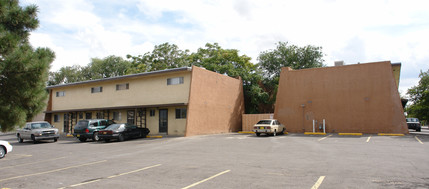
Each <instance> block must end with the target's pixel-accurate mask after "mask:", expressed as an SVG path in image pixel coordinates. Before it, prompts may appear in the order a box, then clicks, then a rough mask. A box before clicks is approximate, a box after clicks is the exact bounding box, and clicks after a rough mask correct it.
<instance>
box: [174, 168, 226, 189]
mask: <svg viewBox="0 0 429 189" xmlns="http://www.w3.org/2000/svg"><path fill="white" fill-rule="evenodd" d="M230 171H231V170H226V171H223V172H220V173H218V174H216V175H213V176H211V177H209V178H206V179H204V180H202V181H199V182H196V183H194V184H191V185H189V186H187V187H184V188H182V189H188V188H191V187H194V186H196V185H199V184H201V183H203V182H206V181H208V180H211V179H213V178H215V177H218V176H220V175H223V174H225V173H228V172H230Z"/></svg>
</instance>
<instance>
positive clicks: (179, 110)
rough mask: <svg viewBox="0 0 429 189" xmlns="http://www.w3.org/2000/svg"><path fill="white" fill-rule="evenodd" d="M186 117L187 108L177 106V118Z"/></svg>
mask: <svg viewBox="0 0 429 189" xmlns="http://www.w3.org/2000/svg"><path fill="white" fill-rule="evenodd" d="M185 118H186V108H176V119H185Z"/></svg>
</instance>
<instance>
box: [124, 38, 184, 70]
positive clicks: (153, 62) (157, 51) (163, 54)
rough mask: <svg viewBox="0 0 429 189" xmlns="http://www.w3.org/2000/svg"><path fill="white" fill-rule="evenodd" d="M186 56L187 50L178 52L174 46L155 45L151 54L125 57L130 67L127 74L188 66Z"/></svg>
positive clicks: (165, 44)
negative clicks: (129, 62) (129, 61)
mask: <svg viewBox="0 0 429 189" xmlns="http://www.w3.org/2000/svg"><path fill="white" fill-rule="evenodd" d="M188 56H189V50H184V51H183V50H180V49H179V47H178V46H177V45H175V44H169V43H163V44H161V45H155V48H154V49H153V51H152V52H147V53H145V54H143V55H138V56H131V55H127V58H128V59H130V60H131V65H132V66H131V69H130V70H129V72H128V73H140V72H151V71H157V70H165V69H171V68H181V67H186V66H190V63H189V61H188V60H187V58H188Z"/></svg>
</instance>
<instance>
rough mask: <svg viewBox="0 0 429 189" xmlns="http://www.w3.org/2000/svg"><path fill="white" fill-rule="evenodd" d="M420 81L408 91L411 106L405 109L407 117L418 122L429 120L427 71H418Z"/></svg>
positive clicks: (428, 81)
mask: <svg viewBox="0 0 429 189" xmlns="http://www.w3.org/2000/svg"><path fill="white" fill-rule="evenodd" d="M419 78H420V81H419V84H418V85H417V86H414V87H412V88H410V89H408V92H407V94H408V95H409V96H410V101H411V102H412V104H411V105H410V106H409V107H408V108H407V112H408V115H409V116H412V117H417V118H419V119H420V120H426V121H428V120H429V70H428V71H426V72H422V71H420V75H419Z"/></svg>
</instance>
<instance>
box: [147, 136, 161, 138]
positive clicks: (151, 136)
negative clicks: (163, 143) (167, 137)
mask: <svg viewBox="0 0 429 189" xmlns="http://www.w3.org/2000/svg"><path fill="white" fill-rule="evenodd" d="M146 138H162V136H146Z"/></svg>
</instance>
